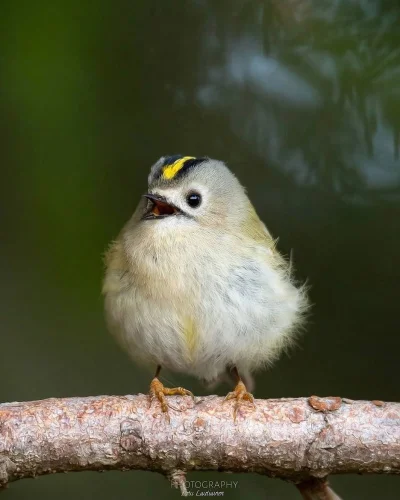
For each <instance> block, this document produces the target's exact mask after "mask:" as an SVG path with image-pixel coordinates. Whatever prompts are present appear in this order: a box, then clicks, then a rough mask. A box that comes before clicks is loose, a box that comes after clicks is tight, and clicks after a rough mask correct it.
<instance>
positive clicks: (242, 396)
mask: <svg viewBox="0 0 400 500" xmlns="http://www.w3.org/2000/svg"><path fill="white" fill-rule="evenodd" d="M232 374H233V376H234V377H235V380H236V387H235V389H234V390H233V391H232V392H230V393H229V394H228V395H227V396H226V398H225V400H224V402H225V401H229V400H230V399H236V403H235V408H234V410H233V420H234V421H236V415H237V412H238V410H239V408H240V407H241V405H242V404H243V403H244V401H248V402H249V403H251V404H252V405H253V407H254V408H255V407H256V405H255V403H254V397H253V394H251V393H250V392H247V389H246V386H245V385H244V383H243V382H242V379H241V378H240V375H239V372H238V369H237V368H236V366H234V367H233V369H232Z"/></svg>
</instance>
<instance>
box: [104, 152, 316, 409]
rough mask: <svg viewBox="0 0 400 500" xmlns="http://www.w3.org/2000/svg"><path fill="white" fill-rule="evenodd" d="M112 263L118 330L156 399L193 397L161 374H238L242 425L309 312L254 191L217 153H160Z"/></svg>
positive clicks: (109, 278) (109, 299)
mask: <svg viewBox="0 0 400 500" xmlns="http://www.w3.org/2000/svg"><path fill="white" fill-rule="evenodd" d="M105 260H106V273H105V279H104V285H103V293H104V296H105V311H106V318H107V323H108V327H109V329H110V331H111V332H112V334H113V335H115V337H116V338H117V339H118V340H119V342H120V343H121V344H122V345H123V346H124V347H125V349H126V350H127V351H128V353H129V354H130V355H131V356H132V358H133V359H134V360H136V361H138V362H141V363H145V364H147V365H149V364H150V365H154V367H155V368H156V376H155V378H154V379H153V381H152V382H151V385H150V394H151V396H152V397H153V398H156V399H158V400H159V401H160V403H161V408H162V410H163V411H164V412H166V413H168V404H167V401H166V396H167V395H171V394H181V395H189V396H192V394H191V392H190V391H188V390H186V389H183V388H181V387H178V388H174V389H169V388H166V387H164V385H163V384H162V383H161V382H160V380H159V378H158V375H159V372H160V370H161V367H162V368H167V369H170V370H172V371H175V372H182V373H187V374H191V375H194V376H196V377H198V378H200V379H202V380H204V381H205V382H208V383H213V382H215V381H219V380H221V379H222V378H223V377H224V376H225V374H228V375H229V376H230V377H231V378H233V379H234V380H235V382H236V387H235V390H234V391H233V392H232V393H229V394H228V396H227V399H235V400H236V404H235V410H234V414H235V418H236V412H237V410H238V409H239V407H240V405H241V403H242V402H243V401H246V400H247V401H249V402H250V403H253V397H252V395H251V394H250V392H248V390H250V389H251V388H250V385H251V374H252V373H253V372H254V371H256V370H258V369H260V368H262V367H265V366H266V365H268V364H270V363H271V362H272V361H273V360H274V359H276V357H277V356H278V355H279V354H280V353H281V351H282V350H283V349H284V348H285V347H286V346H287V345H288V344H289V343H290V342H291V340H292V339H293V338H294V336H295V334H296V332H298V331H299V328H300V327H301V325H302V323H303V318H304V313H305V311H306V309H307V297H306V293H305V288H304V286H297V285H296V283H295V282H294V280H293V277H292V275H291V270H290V266H289V263H288V262H287V261H286V260H285V259H284V258H283V257H282V256H281V255H280V254H279V253H278V250H277V249H276V245H275V241H274V239H273V238H272V236H271V235H270V233H269V232H268V230H267V228H266V227H265V225H264V224H263V223H262V221H261V220H260V219H259V217H258V215H257V213H256V211H255V209H254V207H253V205H252V204H251V202H250V200H249V198H248V197H247V195H246V192H245V190H244V188H243V186H242V185H241V184H240V183H239V181H238V179H237V178H236V177H235V175H234V174H233V173H232V172H231V171H230V170H229V169H228V167H227V166H226V165H225V164H224V163H223V162H221V161H218V160H213V159H210V158H194V157H190V156H183V157H182V156H180V155H177V156H166V157H162V158H160V159H159V160H158V161H157V162H156V163H155V164H154V165H153V167H152V168H151V171H150V175H149V178H148V191H147V194H145V195H144V196H143V198H142V200H141V201H140V203H139V205H138V207H137V209H136V211H135V213H134V214H133V216H132V218H131V219H130V220H129V221H128V222H127V224H126V225H125V226H124V228H123V229H122V231H121V233H120V234H119V236H118V238H117V239H116V240H115V241H114V242H113V243H112V244H111V246H110V248H109V250H108V252H107V254H106V259H105ZM246 385H247V387H246Z"/></svg>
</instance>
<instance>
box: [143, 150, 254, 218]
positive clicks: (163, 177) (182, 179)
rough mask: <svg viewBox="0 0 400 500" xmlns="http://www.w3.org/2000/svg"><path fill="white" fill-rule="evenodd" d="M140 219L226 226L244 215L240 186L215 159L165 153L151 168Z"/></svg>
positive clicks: (243, 198) (243, 200) (245, 204)
mask: <svg viewBox="0 0 400 500" xmlns="http://www.w3.org/2000/svg"><path fill="white" fill-rule="evenodd" d="M144 198H145V200H146V202H145V203H144V205H143V213H142V214H141V221H142V222H143V223H145V224H157V225H158V224H160V225H163V226H164V225H166V224H168V225H175V224H179V225H187V224H189V225H192V226H193V225H196V224H200V225H202V226H205V227H227V226H228V225H229V224H230V223H231V224H233V225H236V224H238V223H239V222H240V220H241V219H243V217H244V216H245V214H246V212H247V210H248V205H249V201H248V198H247V196H246V194H245V192H244V189H243V187H242V186H241V184H240V183H239V181H238V180H237V178H236V177H235V176H234V175H233V173H232V172H231V171H230V170H229V169H228V168H227V167H226V165H225V164H224V163H223V162H221V161H218V160H212V159H210V158H194V157H191V156H181V155H176V156H164V157H161V158H160V159H159V160H158V161H157V162H156V163H155V164H154V165H153V167H152V168H151V172H150V175H149V186H148V192H147V193H146V194H145V195H144Z"/></svg>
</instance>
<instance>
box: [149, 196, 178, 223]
mask: <svg viewBox="0 0 400 500" xmlns="http://www.w3.org/2000/svg"><path fill="white" fill-rule="evenodd" d="M144 197H145V198H147V199H148V200H150V201H151V202H152V204H151V205H150V206H149V209H148V211H147V212H146V213H145V214H144V216H143V217H142V218H143V219H162V218H164V217H169V216H170V215H177V214H180V213H181V211H180V210H179V208H178V207H176V206H175V205H173V204H172V203H170V202H169V201H167V200H166V198H165V197H164V196H160V195H158V194H150V193H147V194H145V195H144Z"/></svg>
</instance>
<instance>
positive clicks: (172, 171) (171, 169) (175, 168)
mask: <svg viewBox="0 0 400 500" xmlns="http://www.w3.org/2000/svg"><path fill="white" fill-rule="evenodd" d="M187 160H194V156H184V157H183V158H179V160H176V162H174V163H173V164H172V165H167V166H166V167H164V170H163V176H164V177H165V179H173V178H174V177H175V175H176V174H177V173H178V172H179V170H180V169H181V168H182V167H183V165H184V163H185V161H187Z"/></svg>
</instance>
